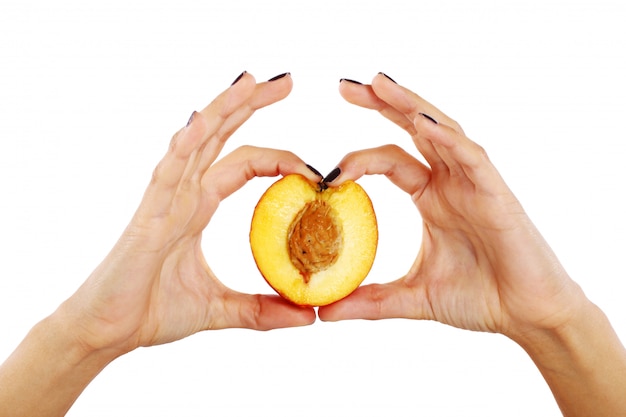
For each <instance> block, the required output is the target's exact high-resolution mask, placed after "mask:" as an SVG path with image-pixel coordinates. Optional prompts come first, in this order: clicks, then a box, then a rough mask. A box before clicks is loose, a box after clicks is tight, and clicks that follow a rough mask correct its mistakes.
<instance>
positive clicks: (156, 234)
mask: <svg viewBox="0 0 626 417" xmlns="http://www.w3.org/2000/svg"><path fill="white" fill-rule="evenodd" d="M291 87H292V80H291V77H290V76H289V75H287V76H283V77H282V78H278V79H275V80H274V81H271V82H265V83H258V84H257V83H256V81H255V80H254V78H253V77H252V75H250V74H248V73H244V74H243V75H242V76H241V77H240V78H238V81H237V82H236V83H235V84H234V85H232V86H231V87H229V88H228V89H226V90H225V91H224V92H223V93H222V94H221V95H220V96H218V97H217V98H216V99H215V100H214V101H213V102H212V103H211V104H209V106H207V107H206V108H205V109H204V110H202V111H201V112H198V113H195V114H194V117H193V118H192V119H191V121H190V123H189V124H188V125H187V126H186V127H184V128H183V129H181V130H180V131H179V132H178V133H176V134H175V135H174V137H173V138H172V141H171V144H170V148H169V150H168V151H167V153H166V154H165V156H164V157H163V159H162V160H161V162H160V163H159V164H158V166H157V167H156V169H155V170H154V175H153V178H152V181H151V183H150V184H149V186H148V188H147V190H146V192H145V195H144V198H143V200H142V202H141V203H140V206H139V208H138V209H137V212H136V214H135V215H134V217H133V218H132V220H131V222H130V224H129V225H128V227H127V228H126V230H125V231H124V232H123V234H122V236H121V237H120V239H119V241H118V242H117V244H116V245H115V246H114V248H113V249H112V250H111V252H110V254H109V255H108V256H107V257H106V258H105V259H104V261H103V262H102V263H101V264H100V265H99V266H98V267H97V268H96V269H95V271H94V272H93V273H92V274H91V276H90V277H89V278H88V279H87V280H86V282H85V283H84V284H83V285H82V286H81V287H80V288H79V289H78V290H77V291H76V293H75V294H73V295H72V296H71V297H70V298H69V299H68V300H66V301H65V302H64V303H63V304H61V306H59V308H58V309H57V310H56V311H55V312H54V313H53V314H51V315H50V316H49V317H47V318H45V319H44V320H42V321H41V322H40V323H38V324H36V325H35V326H34V327H33V329H32V330H31V331H30V333H29V334H28V335H27V336H26V338H25V339H24V341H23V342H22V343H21V344H20V345H19V346H18V347H17V348H16V350H15V351H14V353H13V354H12V355H11V356H10V357H9V358H8V359H7V360H6V361H5V362H4V364H2V366H0V386H1V387H2V388H3V389H2V390H0V409H2V410H3V416H33V415H37V416H61V415H64V414H65V413H66V412H67V410H68V409H69V408H70V407H71V405H72V404H73V403H74V401H75V400H76V398H77V397H78V396H79V395H80V393H81V392H82V391H83V390H84V388H85V387H86V386H87V385H88V384H89V382H90V381H91V380H92V379H93V378H95V377H96V375H97V374H98V373H99V372H100V371H101V370H102V369H104V368H105V367H106V366H107V365H108V364H109V363H110V362H111V361H113V360H115V359H116V358H118V357H119V356H121V355H124V354H125V353H127V352H130V351H132V350H134V349H136V348H138V347H140V346H152V345H157V344H161V343H168V342H172V341H175V340H179V339H182V338H184V337H187V336H189V335H192V334H194V333H196V332H199V331H202V330H209V329H224V328H232V327H239V328H249V329H256V330H268V329H273V328H279V327H290V326H302V325H308V324H311V323H313V322H314V321H315V318H316V317H315V311H314V310H313V309H312V308H302V307H297V306H294V305H292V304H290V303H288V302H287V301H285V300H283V299H281V298H280V297H278V296H267V295H250V294H242V293H239V292H236V291H233V290H231V289H229V288H227V287H225V286H224V285H223V284H222V283H221V282H220V281H219V280H218V278H217V277H216V276H215V275H214V274H213V273H212V272H211V269H210V268H209V266H208V265H207V263H206V261H205V259H204V256H203V254H202V251H201V239H202V236H203V235H202V233H203V230H204V229H205V227H206V226H207V224H208V223H209V221H210V219H211V217H212V215H213V213H215V211H216V210H217V208H218V206H219V203H220V201H222V200H223V199H224V198H226V197H228V196H229V195H230V194H231V193H233V192H235V191H236V190H237V189H239V188H241V187H242V186H243V185H244V184H245V183H246V182H247V181H248V180H250V179H252V178H254V177H256V176H276V175H286V174H291V173H299V174H301V175H304V176H305V177H307V178H309V179H310V180H311V181H315V182H318V181H319V180H320V179H321V177H320V176H317V175H316V174H314V173H312V172H311V171H310V170H309V169H308V168H307V167H306V165H305V164H304V163H303V162H302V160H300V159H299V158H298V157H297V156H295V155H294V154H292V153H290V152H286V151H279V150H272V149H263V148H256V147H250V146H244V147H241V148H239V149H237V150H235V151H234V152H233V153H231V154H229V155H227V156H225V157H224V158H222V159H221V160H220V161H218V162H215V161H216V158H217V156H218V155H219V153H220V150H221V149H222V147H223V145H224V143H225V141H226V140H227V139H228V138H229V137H230V136H231V135H232V134H233V133H234V132H235V130H236V129H237V128H238V127H239V126H240V125H241V124H242V123H244V122H245V121H246V120H247V119H248V118H249V117H250V116H251V115H252V114H253V113H254V112H255V111H256V110H258V109H260V108H262V107H265V106H267V105H270V104H272V103H274V102H276V101H279V100H281V99H283V98H285V97H286V96H287V95H288V94H289V92H290V90H291ZM340 92H341V94H342V95H343V97H344V98H346V100H348V101H349V102H351V103H354V104H356V105H359V106H363V107H366V108H370V109H375V110H377V111H379V112H380V113H381V114H383V115H384V116H385V117H387V118H388V119H390V120H391V121H393V122H395V123H396V124H398V125H399V126H400V127H402V128H403V129H405V130H406V131H407V132H408V133H409V135H410V136H411V138H412V140H413V142H414V143H415V145H416V146H417V149H418V150H419V151H420V152H421V153H422V154H423V156H424V157H425V159H426V161H427V163H428V166H426V165H424V164H422V163H421V162H419V161H418V160H417V159H415V158H414V157H413V156H411V155H410V154H408V153H407V152H405V151H404V150H402V149H401V148H399V147H397V146H394V145H387V146H383V147H381V148H377V149H369V150H362V151H356V152H353V153H351V154H349V155H347V156H346V157H345V158H344V159H343V160H342V161H341V162H340V163H339V167H340V169H341V174H340V175H339V177H337V178H336V179H335V180H334V181H332V182H331V186H337V185H339V184H341V183H342V182H344V181H346V180H348V179H353V180H356V179H358V178H360V177H361V176H363V175H371V174H384V175H386V176H387V177H388V178H389V179H390V180H391V181H392V182H393V183H394V184H395V185H397V186H398V187H400V188H401V189H403V190H404V191H406V192H407V193H409V194H410V195H411V196H412V198H413V201H414V202H415V205H416V207H417V209H418V211H419V214H420V215H421V217H422V219H423V222H424V234H423V237H422V247H421V250H420V251H419V254H418V255H417V258H416V260H415V263H414V264H413V266H412V267H411V268H410V270H409V271H408V272H407V274H406V275H405V276H404V277H402V278H400V279H398V280H396V281H393V282H390V283H388V284H379V285H369V286H363V287H360V288H359V289H357V290H356V291H355V292H354V293H353V294H351V295H350V296H348V297H347V298H345V299H343V300H341V301H339V302H337V303H335V304H332V305H329V306H325V307H321V308H320V309H319V311H318V314H319V317H320V318H321V319H322V320H326V321H337V320H345V319H359V318H363V319H384V318H392V317H404V318H412V319H420V320H437V321H440V322H442V323H445V324H449V325H452V326H456V327H460V328H465V329H470V330H477V331H489V332H500V333H503V334H505V335H506V336H508V337H509V338H511V339H512V340H514V341H515V342H516V343H518V344H520V345H521V346H522V347H523V348H524V349H525V350H526V351H527V352H528V354H529V355H530V357H531V358H532V359H533V360H534V361H535V363H536V364H537V366H538V368H539V370H540V371H541V372H542V374H543V375H544V377H545V379H546V381H547V383H548V385H549V386H550V388H551V389H552V391H553V393H554V396H555V398H556V400H557V402H558V403H559V405H560V407H561V409H562V410H563V414H564V415H567V416H591V415H593V416H616V415H624V414H626V396H625V395H624V389H625V387H626V352H625V350H624V348H623V346H622V344H621V343H620V341H619V339H618V338H617V336H616V334H615V332H614V331H613V329H612V328H611V326H610V323H609V321H608V320H607V318H606V317H605V316H604V314H603V313H602V312H601V311H600V310H599V309H598V308H597V307H596V306H595V305H593V304H592V303H591V302H590V301H589V300H588V299H587V298H586V297H585V295H584V293H583V292H582V290H581V289H580V288H579V286H578V285H576V283H574V282H573V281H572V280H571V279H570V277H569V276H568V275H567V273H566V271H565V270H564V269H563V267H562V266H561V265H560V263H559V262H558V260H557V258H556V256H555V255H554V254H553V252H552V251H551V250H550V248H549V247H548V245H547V244H546V242H545V241H544V240H543V239H542V238H541V235H540V234H539V232H538V231H537V230H536V228H535V227H534V226H533V224H532V222H531V221H530V220H529V219H528V217H527V215H526V214H525V212H524V210H523V208H522V206H521V205H520V203H519V202H518V201H517V199H516V198H515V197H514V195H513V194H512V193H511V191H510V190H509V189H508V187H507V186H506V184H505V183H504V181H503V180H502V178H501V177H500V175H499V174H498V172H497V170H496V169H495V167H494V166H493V165H492V164H491V162H490V161H489V159H488V157H487V155H486V153H485V152H484V150H483V149H482V148H480V146H478V145H476V144H475V143H474V142H472V141H471V140H469V139H468V138H467V137H466V136H465V135H464V133H463V131H462V130H461V128H460V126H459V125H458V124H457V123H456V122H454V121H453V120H452V119H450V118H449V117H447V116H446V115H444V114H443V113H442V112H440V111H439V110H438V109H436V108H435V107H434V106H432V105H431V104H429V103H427V102H426V101H424V100H423V99H422V98H420V97H419V96H417V95H416V94H414V93H412V92H411V91H409V90H407V89H405V88H404V87H402V86H400V85H397V84H395V82H393V81H392V80H390V79H389V78H387V77H384V76H383V75H378V76H376V77H375V78H374V80H373V82H372V84H371V85H358V84H355V83H350V82H349V81H343V82H342V83H341V84H340ZM420 113H426V114H428V115H430V116H431V117H434V118H435V119H436V120H438V121H439V124H436V123H434V122H433V121H431V120H429V119H428V118H426V117H424V116H422V115H420Z"/></svg>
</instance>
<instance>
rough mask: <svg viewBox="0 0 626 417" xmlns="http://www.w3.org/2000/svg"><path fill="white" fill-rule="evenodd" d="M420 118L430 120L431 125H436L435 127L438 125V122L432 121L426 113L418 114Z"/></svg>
mask: <svg viewBox="0 0 626 417" xmlns="http://www.w3.org/2000/svg"><path fill="white" fill-rule="evenodd" d="M420 116H422V117H424V118H426V119H428V120H430V121H431V122H433V123H434V124H436V125H438V124H439V122H438V121H436V120H435V119H433V118H432V117H430V116H429V115H427V114H426V113H420Z"/></svg>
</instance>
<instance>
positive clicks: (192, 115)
mask: <svg viewBox="0 0 626 417" xmlns="http://www.w3.org/2000/svg"><path fill="white" fill-rule="evenodd" d="M195 117H196V112H195V110H194V112H193V113H191V116H189V120H187V126H189V125H190V124H191V122H193V119H194V118H195Z"/></svg>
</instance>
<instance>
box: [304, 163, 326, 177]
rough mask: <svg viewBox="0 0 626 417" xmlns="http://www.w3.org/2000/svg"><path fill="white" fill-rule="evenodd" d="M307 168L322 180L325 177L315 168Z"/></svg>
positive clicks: (309, 166)
mask: <svg viewBox="0 0 626 417" xmlns="http://www.w3.org/2000/svg"><path fill="white" fill-rule="evenodd" d="M306 167H307V168H308V169H310V170H311V172H312V173H314V174H315V175H317V176H318V177H320V178H321V177H323V175H322V174H320V172H319V171H318V170H317V169H315V168H313V167H312V166H311V165H309V164H306Z"/></svg>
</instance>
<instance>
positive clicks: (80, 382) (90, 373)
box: [0, 310, 115, 417]
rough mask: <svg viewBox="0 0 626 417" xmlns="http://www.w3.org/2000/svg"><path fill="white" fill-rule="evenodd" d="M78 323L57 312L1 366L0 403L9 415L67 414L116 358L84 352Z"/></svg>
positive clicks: (39, 324)
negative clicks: (76, 332)
mask: <svg viewBox="0 0 626 417" xmlns="http://www.w3.org/2000/svg"><path fill="white" fill-rule="evenodd" d="M75 325H76V323H72V322H71V321H67V318H66V317H64V315H63V313H62V312H60V311H59V310H58V311H57V312H55V313H53V314H52V315H50V316H48V317H47V318H45V319H43V320H42V321H40V322H39V323H37V324H36V325H35V326H34V327H33V328H32V329H31V330H30V332H29V333H28V334H27V335H26V337H25V338H24V340H23V341H22V342H21V343H20V345H19V346H18V347H17V348H16V349H15V351H14V352H13V353H12V354H11V356H9V358H8V359H7V360H6V361H5V362H4V364H2V366H0V386H3V387H4V389H2V390H0V404H2V405H3V408H5V409H6V410H7V413H8V414H6V415H7V416H16V417H17V416H32V415H37V416H60V415H64V414H65V413H66V412H67V411H68V410H69V408H70V407H71V406H72V404H73V403H74V401H75V400H76V398H78V396H79V395H80V394H81V393H82V391H83V390H84V389H85V387H86V386H87V385H88V384H89V383H90V382H91V381H92V380H93V378H95V377H96V375H98V373H99V372H100V371H101V370H102V369H104V367H105V366H106V365H107V364H108V363H110V362H111V361H112V360H113V359H114V358H115V356H114V355H111V354H110V352H103V351H90V350H88V349H85V348H84V346H82V345H81V343H80V342H79V341H78V339H77V338H76V337H75V334H74V330H75V329H76V327H75ZM3 415H5V414H3Z"/></svg>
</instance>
